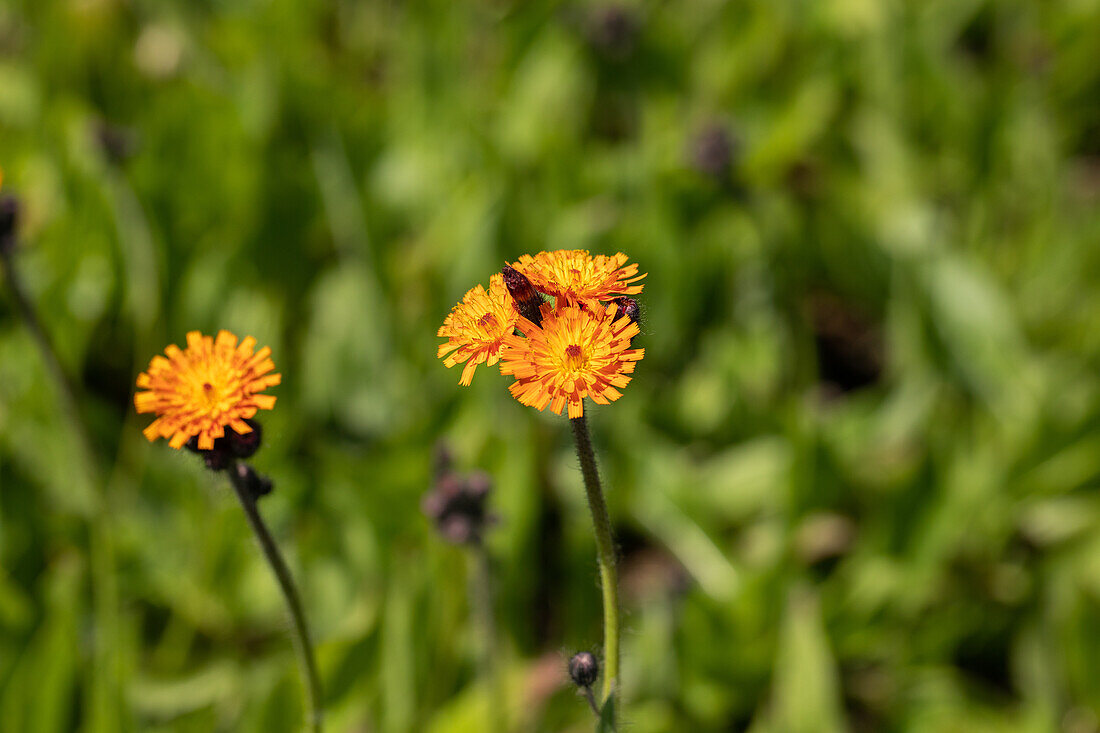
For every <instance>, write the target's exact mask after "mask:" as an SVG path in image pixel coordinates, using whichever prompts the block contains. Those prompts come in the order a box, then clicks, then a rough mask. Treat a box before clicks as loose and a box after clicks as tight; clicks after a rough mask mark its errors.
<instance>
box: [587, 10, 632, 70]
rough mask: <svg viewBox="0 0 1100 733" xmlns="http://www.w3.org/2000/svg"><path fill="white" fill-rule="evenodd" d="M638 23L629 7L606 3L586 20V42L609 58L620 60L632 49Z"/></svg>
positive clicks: (628, 54)
mask: <svg viewBox="0 0 1100 733" xmlns="http://www.w3.org/2000/svg"><path fill="white" fill-rule="evenodd" d="M639 27H640V23H639V22H638V18H637V16H636V15H635V14H634V13H633V12H631V10H630V9H629V8H626V7H624V6H622V5H607V6H605V7H602V8H599V9H597V10H596V11H595V12H593V13H592V15H591V17H590V18H589V21H588V28H587V36H588V42H589V43H590V44H591V45H592V47H593V48H594V49H596V51H598V52H599V53H601V54H603V55H604V56H605V57H607V58H608V59H610V60H613V61H622V60H624V59H626V58H627V57H628V56H630V54H631V52H633V51H634V46H635V43H636V41H637V39H638V31H639Z"/></svg>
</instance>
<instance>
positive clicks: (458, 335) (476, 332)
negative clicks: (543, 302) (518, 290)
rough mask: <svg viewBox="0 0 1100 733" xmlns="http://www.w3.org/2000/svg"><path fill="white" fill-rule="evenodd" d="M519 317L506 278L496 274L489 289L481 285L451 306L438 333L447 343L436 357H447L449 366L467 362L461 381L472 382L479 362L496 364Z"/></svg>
mask: <svg viewBox="0 0 1100 733" xmlns="http://www.w3.org/2000/svg"><path fill="white" fill-rule="evenodd" d="M518 319H519V312H518V311H517V310H516V306H515V302H514V301H513V300H512V296H511V295H509V294H508V288H507V287H505V285H504V277H503V276H502V275H500V274H497V275H493V276H492V277H491V278H489V290H488V291H486V290H485V288H483V287H482V286H481V285H478V286H476V287H474V288H473V289H471V290H469V291H468V292H467V293H466V295H465V296H463V298H462V302H461V303H459V304H458V305H456V306H455V307H454V308H452V309H451V312H450V314H449V315H448V316H447V318H446V320H444V321H443V325H442V326H440V327H439V331H438V332H437V333H436V335H437V336H443V337H445V338H446V339H447V343H445V344H440V345H439V353H438V354H436V356H438V357H439V358H440V359H442V358H443V357H444V356H446V357H447V358H446V359H444V361H443V364H444V366H446V367H447V368H448V369H450V368H451V367H453V366H454V365H455V364H461V363H462V362H466V366H465V367H463V369H462V378H461V379H459V384H461V385H463V386H466V385H469V384H470V382H471V381H473V378H474V370H475V369H477V366H478V364H485V365H487V366H493V365H494V364H496V363H497V361H498V360H499V359H500V349H501V346H502V344H503V343H504V338H505V337H506V336H508V335H510V334H511V333H512V330H513V329H514V328H515V327H516V321H517V320H518ZM448 355H449V356H448Z"/></svg>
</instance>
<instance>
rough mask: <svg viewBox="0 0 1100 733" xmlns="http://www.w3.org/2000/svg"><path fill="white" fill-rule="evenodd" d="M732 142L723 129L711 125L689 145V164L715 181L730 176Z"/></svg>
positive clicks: (716, 125)
mask: <svg viewBox="0 0 1100 733" xmlns="http://www.w3.org/2000/svg"><path fill="white" fill-rule="evenodd" d="M734 148H735V145H734V140H733V138H732V137H731V136H730V133H729V132H728V131H727V130H726V128H725V127H723V126H721V125H718V124H711V125H709V126H707V127H706V128H705V129H703V130H702V131H700V132H699V134H698V135H696V136H695V139H694V140H693V141H692V144H691V162H692V165H694V166H695V169H696V170H697V171H699V172H700V173H703V174H705V175H708V176H710V177H711V178H715V179H724V178H726V177H728V176H729V175H730V166H731V165H732V164H733V157H734V153H735V150H734Z"/></svg>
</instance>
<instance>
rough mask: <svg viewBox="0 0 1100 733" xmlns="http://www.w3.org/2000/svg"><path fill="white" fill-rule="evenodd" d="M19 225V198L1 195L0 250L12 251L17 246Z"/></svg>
mask: <svg viewBox="0 0 1100 733" xmlns="http://www.w3.org/2000/svg"><path fill="white" fill-rule="evenodd" d="M18 225H19V199H17V198H16V197H15V196H11V195H4V196H0V250H2V251H3V252H5V253H6V252H11V251H12V250H13V249H14V248H15V230H16V227H17V226H18Z"/></svg>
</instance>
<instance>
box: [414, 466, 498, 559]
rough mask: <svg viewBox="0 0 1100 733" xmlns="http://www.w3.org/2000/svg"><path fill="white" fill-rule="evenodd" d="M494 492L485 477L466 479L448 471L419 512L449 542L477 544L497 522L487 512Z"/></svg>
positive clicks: (476, 473)
mask: <svg viewBox="0 0 1100 733" xmlns="http://www.w3.org/2000/svg"><path fill="white" fill-rule="evenodd" d="M492 488H493V483H492V480H491V479H490V478H489V476H488V475H487V474H485V473H482V472H475V473H471V474H468V475H465V476H464V475H461V474H458V473H455V472H452V471H449V470H448V471H447V472H445V473H443V474H442V475H440V476H438V477H437V478H436V482H435V487H434V488H433V489H432V490H431V491H430V492H428V493H427V494H425V495H424V498H423V499H422V500H421V502H420V508H421V510H422V511H423V512H424V514H425V515H426V516H427V517H428V518H429V519H431V520H432V521H433V522H434V523H435V527H436V530H437V531H438V532H439V534H440V535H441V536H442V537H443V539H445V540H446V541H447V542H450V543H452V544H455V545H466V544H477V543H479V542H480V541H481V538H482V535H483V534H484V532H485V529H486V527H488V526H490V525H492V524H493V521H494V520H493V517H492V516H491V515H490V514H489V513H488V511H487V508H486V504H487V503H488V499H489V494H490V493H491V492H492Z"/></svg>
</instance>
